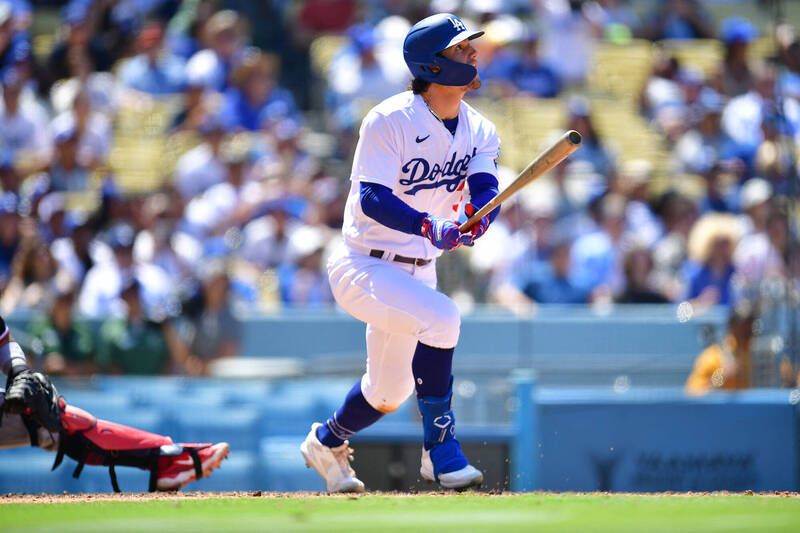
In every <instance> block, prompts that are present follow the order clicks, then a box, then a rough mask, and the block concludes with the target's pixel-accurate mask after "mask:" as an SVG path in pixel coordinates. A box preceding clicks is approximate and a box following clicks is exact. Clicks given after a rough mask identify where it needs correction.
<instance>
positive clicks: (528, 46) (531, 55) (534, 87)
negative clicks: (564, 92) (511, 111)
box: [510, 28, 561, 98]
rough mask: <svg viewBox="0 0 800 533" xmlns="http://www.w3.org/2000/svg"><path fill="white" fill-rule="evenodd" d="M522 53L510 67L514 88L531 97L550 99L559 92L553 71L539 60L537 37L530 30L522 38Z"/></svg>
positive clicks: (558, 81)
mask: <svg viewBox="0 0 800 533" xmlns="http://www.w3.org/2000/svg"><path fill="white" fill-rule="evenodd" d="M521 44H522V48H523V49H522V53H521V54H519V55H518V56H517V57H518V60H517V62H516V63H515V64H514V65H513V66H512V67H511V72H510V76H511V80H512V81H513V83H514V85H515V86H516V88H517V89H518V90H520V91H522V92H524V93H527V94H530V95H531V96H537V97H540V98H552V97H554V96H557V95H558V92H559V91H560V90H561V82H560V80H559V79H558V76H557V75H556V73H555V71H554V70H553V69H552V68H550V67H549V66H548V65H546V64H544V63H543V62H542V61H541V60H540V59H539V35H538V33H536V31H535V30H533V29H532V28H529V29H527V31H526V32H525V33H524V35H523V38H522V43H521Z"/></svg>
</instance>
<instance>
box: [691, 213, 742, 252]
mask: <svg viewBox="0 0 800 533" xmlns="http://www.w3.org/2000/svg"><path fill="white" fill-rule="evenodd" d="M741 236H742V226H741V224H739V221H738V219H737V218H736V216H735V215H732V214H730V213H715V212H711V213H706V214H705V215H703V216H702V217H700V219H698V220H697V222H695V224H694V226H692V229H691V231H690V232H689V238H688V240H687V245H686V249H687V252H688V256H689V259H691V260H692V261H694V262H695V263H698V264H703V263H705V262H706V261H708V259H709V257H710V256H711V251H712V249H713V245H714V241H716V240H718V239H726V240H728V241H730V243H731V244H732V245H733V246H734V247H735V246H736V244H737V243H738V242H739V239H740V238H741Z"/></svg>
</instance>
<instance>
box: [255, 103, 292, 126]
mask: <svg viewBox="0 0 800 533" xmlns="http://www.w3.org/2000/svg"><path fill="white" fill-rule="evenodd" d="M288 116H289V105H288V104H287V103H286V102H285V101H284V100H276V101H274V102H270V103H269V104H267V105H266V106H264V109H262V110H261V112H260V113H259V114H258V122H259V124H261V127H262V128H268V127H271V126H272V125H274V124H275V123H276V122H279V121H280V120H283V119H284V118H286V117H288Z"/></svg>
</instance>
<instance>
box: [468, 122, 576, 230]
mask: <svg viewBox="0 0 800 533" xmlns="http://www.w3.org/2000/svg"><path fill="white" fill-rule="evenodd" d="M580 146H581V134H580V133H578V132H577V131H575V130H569V131H568V132H566V133H564V135H562V136H561V137H560V138H559V139H558V140H557V141H556V142H555V143H553V145H552V146H550V148H548V149H547V150H545V151H544V152H542V153H541V154H540V155H539V157H537V158H536V159H534V160H533V161H531V162H530V164H528V166H527V167H525V170H523V171H522V172H520V173H519V176H517V177H516V179H515V180H514V181H513V182H511V184H510V185H509V186H508V187H506V188H505V189H503V190H502V191H500V192H499V193H497V195H495V197H494V198H492V199H491V200H489V203H487V204H486V205H484V206H483V207H481V208H480V209H478V211H477V212H476V213H475V214H474V215H472V216H471V217H469V219H468V220H467V221H466V222H464V223H463V224H461V225H460V226H459V227H458V229H459V230H460V231H461V233H466V232H467V231H469V229H470V228H471V227H472V225H473V224H475V223H476V222H478V221H479V220H480V219H481V218H483V217H484V216H486V215H487V214H489V213H490V212H492V211H493V210H494V209H495V208H496V207H497V206H498V205H500V204H502V203H503V202H505V201H506V200H508V199H509V198H510V197H511V196H512V195H513V194H515V193H516V192H517V191H519V190H520V189H522V188H523V187H524V186H526V185H527V184H529V183H530V182H532V181H533V180H535V179H536V178H538V177H539V176H541V175H542V174H544V173H545V172H547V171H548V170H551V169H552V168H553V167H555V166H556V165H557V164H559V163H561V162H562V161H563V160H564V159H566V158H567V156H568V155H570V154H571V153H572V152H574V151H575V150H577V149H578V148H580Z"/></svg>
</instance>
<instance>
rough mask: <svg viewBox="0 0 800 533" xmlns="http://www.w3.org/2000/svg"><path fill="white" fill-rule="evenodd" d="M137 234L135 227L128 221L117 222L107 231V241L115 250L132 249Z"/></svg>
mask: <svg viewBox="0 0 800 533" xmlns="http://www.w3.org/2000/svg"><path fill="white" fill-rule="evenodd" d="M135 237H136V234H135V232H134V230H133V228H132V227H131V226H130V225H129V224H126V223H120V224H117V225H115V226H113V227H111V229H109V230H108V232H107V233H106V243H107V244H108V245H109V246H110V247H111V248H112V249H113V250H120V249H132V248H133V240H134V238H135Z"/></svg>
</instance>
